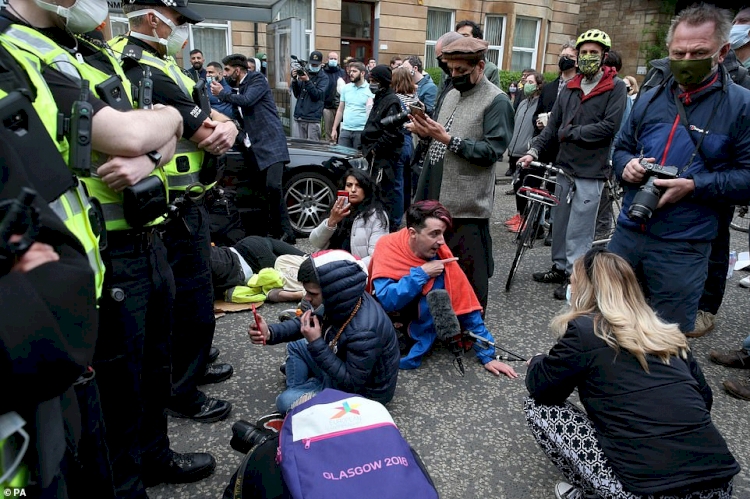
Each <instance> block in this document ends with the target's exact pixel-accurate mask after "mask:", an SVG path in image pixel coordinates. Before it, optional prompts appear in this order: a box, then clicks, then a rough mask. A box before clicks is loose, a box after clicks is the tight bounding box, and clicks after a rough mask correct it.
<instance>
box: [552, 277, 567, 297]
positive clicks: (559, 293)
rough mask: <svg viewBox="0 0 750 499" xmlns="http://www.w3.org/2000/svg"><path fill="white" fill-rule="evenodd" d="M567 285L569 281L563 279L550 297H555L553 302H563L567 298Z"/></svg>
mask: <svg viewBox="0 0 750 499" xmlns="http://www.w3.org/2000/svg"><path fill="white" fill-rule="evenodd" d="M568 284H570V281H569V280H568V279H565V281H563V283H562V284H560V286H559V287H558V288H557V289H555V292H554V293H552V296H554V297H555V300H564V299H565V298H566V297H567V294H568Z"/></svg>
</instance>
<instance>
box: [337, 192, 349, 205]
mask: <svg viewBox="0 0 750 499" xmlns="http://www.w3.org/2000/svg"><path fill="white" fill-rule="evenodd" d="M336 199H337V200H343V203H344V204H343V206H346V205H348V204H349V191H338V192H336Z"/></svg>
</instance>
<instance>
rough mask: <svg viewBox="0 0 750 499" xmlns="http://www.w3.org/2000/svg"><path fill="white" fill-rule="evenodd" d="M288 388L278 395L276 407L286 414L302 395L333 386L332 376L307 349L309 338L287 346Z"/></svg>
mask: <svg viewBox="0 0 750 499" xmlns="http://www.w3.org/2000/svg"><path fill="white" fill-rule="evenodd" d="M286 353H287V358H286V390H284V391H283V392H281V394H280V395H279V396H278V397H276V408H277V409H278V410H279V412H280V413H282V414H286V413H287V412H288V411H289V409H291V408H292V404H294V403H295V402H296V401H297V400H298V399H299V398H300V397H301V396H302V395H305V394H306V393H318V392H321V391H323V389H324V388H328V387H330V386H331V378H330V377H329V376H328V375H327V374H326V373H324V372H323V371H322V370H321V369H320V367H318V365H317V364H316V363H315V359H313V358H312V355H310V351H309V350H308V349H307V340H306V339H304V338H303V339H301V340H297V341H293V342H291V343H289V344H287V346H286Z"/></svg>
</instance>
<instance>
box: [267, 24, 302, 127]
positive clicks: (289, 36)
mask: <svg viewBox="0 0 750 499" xmlns="http://www.w3.org/2000/svg"><path fill="white" fill-rule="evenodd" d="M266 46H267V47H268V53H267V54H266V55H267V56H268V74H267V77H268V84H269V85H270V87H271V92H272V93H273V100H274V101H275V102H276V109H277V110H278V111H279V117H280V118H281V124H282V126H283V127H284V132H285V133H286V135H287V136H291V135H292V116H293V113H294V106H296V105H297V99H295V98H294V95H293V94H292V92H291V86H290V80H291V66H290V63H291V58H290V56H292V55H296V56H297V57H299V58H300V59H306V57H305V55H306V54H305V26H304V23H303V22H302V19H299V18H297V17H290V18H288V19H282V20H281V21H276V22H275V23H270V24H268V25H267V27H266Z"/></svg>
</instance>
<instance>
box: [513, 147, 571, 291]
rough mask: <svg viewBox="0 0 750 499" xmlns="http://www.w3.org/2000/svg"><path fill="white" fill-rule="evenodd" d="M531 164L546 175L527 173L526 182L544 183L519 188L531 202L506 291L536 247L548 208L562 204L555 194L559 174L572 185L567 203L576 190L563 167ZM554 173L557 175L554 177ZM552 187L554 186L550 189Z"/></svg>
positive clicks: (519, 237) (520, 233) (518, 239)
mask: <svg viewBox="0 0 750 499" xmlns="http://www.w3.org/2000/svg"><path fill="white" fill-rule="evenodd" d="M529 166H533V167H536V168H543V169H544V170H545V171H544V175H543V176H541V177H540V176H538V175H531V174H530V175H527V176H526V178H525V179H524V183H526V182H527V181H528V180H529V179H531V178H533V179H537V180H541V181H542V183H541V185H540V186H539V187H531V186H528V185H523V186H521V188H520V189H518V193H517V194H518V195H519V196H521V197H523V198H526V199H527V200H528V201H529V202H528V203H527V204H526V208H524V210H523V213H522V215H521V216H522V219H523V220H524V223H523V225H522V226H521V230H520V231H518V234H517V235H516V254H515V256H514V257H513V263H512V264H511V266H510V272H509V273H508V280H507V281H506V282H505V291H510V285H511V283H512V282H513V277H514V276H515V275H516V271H517V270H518V265H519V264H520V263H521V258H522V257H523V254H524V252H525V251H526V250H527V249H530V248H533V247H534V241H535V240H536V235H537V234H538V232H539V229H540V226H541V224H542V223H543V220H542V219H543V215H544V211H545V209H546V208H551V207H553V206H557V205H558V204H560V200H558V199H557V196H555V195H554V193H553V192H554V186H556V185H557V184H558V182H557V177H558V175H559V176H561V177H563V178H565V179H566V180H567V181H568V182H569V183H570V185H571V187H572V188H571V190H570V191H569V192H568V199H567V200H566V201H565V202H567V203H569V202H570V200H571V199H572V197H573V193H574V192H575V183H574V182H573V177H571V176H570V175H568V174H567V173H565V172H564V171H563V170H562V169H561V168H558V167H556V166H554V165H553V164H551V163H550V164H545V163H540V162H538V161H532V162H531V163H529ZM552 174H554V175H555V177H552ZM550 187H552V189H551V191H552V192H551V191H550Z"/></svg>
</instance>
